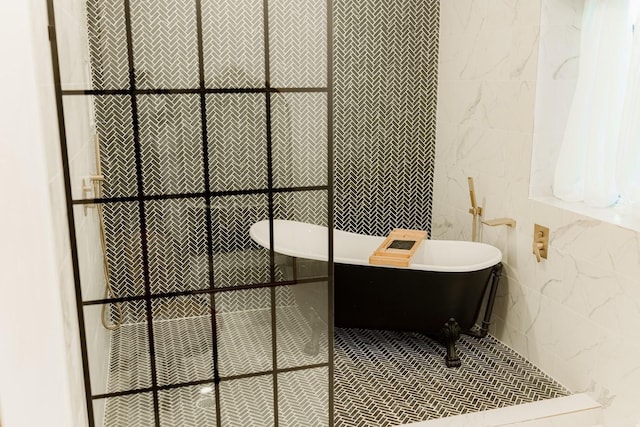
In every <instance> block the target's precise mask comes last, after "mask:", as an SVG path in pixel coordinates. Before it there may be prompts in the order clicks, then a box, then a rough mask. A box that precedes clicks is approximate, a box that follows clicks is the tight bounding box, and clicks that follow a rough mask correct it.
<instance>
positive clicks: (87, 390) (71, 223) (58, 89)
mask: <svg viewBox="0 0 640 427" xmlns="http://www.w3.org/2000/svg"><path fill="white" fill-rule="evenodd" d="M47 20H48V32H49V43H50V46H51V61H52V68H53V84H54V88H55V96H56V112H57V115H58V137H59V140H60V154H61V156H60V157H61V161H62V176H63V178H64V191H65V196H66V198H65V200H66V208H67V227H68V228H69V245H70V250H71V265H72V269H73V283H74V288H75V298H76V311H77V314H78V329H79V331H78V332H79V336H80V337H79V338H80V353H81V354H82V372H83V377H84V378H83V379H84V395H85V404H86V408H87V421H88V423H89V427H95V415H94V413H93V400H92V399H91V377H90V374H89V354H88V351H87V336H86V329H85V321H84V306H83V305H82V286H81V283H80V266H79V262H78V241H77V236H76V228H75V215H74V212H73V203H72V200H73V196H72V194H71V174H70V169H69V153H68V150H67V130H66V124H65V118H64V105H63V101H62V83H61V80H60V60H59V55H58V39H57V35H56V19H55V11H54V5H53V0H47Z"/></svg>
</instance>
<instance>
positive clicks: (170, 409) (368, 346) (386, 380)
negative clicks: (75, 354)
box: [104, 306, 568, 427]
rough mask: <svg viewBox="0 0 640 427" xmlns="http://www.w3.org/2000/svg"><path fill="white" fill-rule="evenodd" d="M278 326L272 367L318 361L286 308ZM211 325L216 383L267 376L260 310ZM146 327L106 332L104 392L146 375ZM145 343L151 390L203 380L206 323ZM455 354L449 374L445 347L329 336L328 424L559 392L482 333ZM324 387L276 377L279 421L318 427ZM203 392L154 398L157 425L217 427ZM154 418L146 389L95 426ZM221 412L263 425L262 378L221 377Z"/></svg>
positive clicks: (308, 378)
mask: <svg viewBox="0 0 640 427" xmlns="http://www.w3.org/2000/svg"><path fill="white" fill-rule="evenodd" d="M276 319H277V323H276V325H277V328H278V330H277V337H278V365H279V366H280V367H293V366H303V365H312V364H317V363H324V362H326V361H327V348H328V347H327V342H326V336H323V337H322V339H321V342H320V353H319V354H318V355H317V356H309V355H307V354H305V353H304V351H303V347H304V344H305V343H306V341H307V339H308V337H309V331H310V329H309V327H308V324H307V322H306V321H305V320H304V318H303V317H302V315H301V314H300V312H299V311H298V309H297V308H296V307H295V306H286V307H278V308H277V311H276ZM217 324H218V338H219V340H220V341H221V342H222V343H223V344H224V346H222V347H221V348H220V351H219V364H220V368H221V374H222V375H223V376H229V375H242V374H247V373H252V372H260V371H266V370H269V369H270V367H271V366H272V359H271V357H272V354H271V344H270V338H271V330H270V312H269V310H251V311H244V312H233V313H223V314H220V315H218V319H217ZM145 331H146V326H144V324H131V325H125V326H123V327H122V328H121V329H120V330H119V331H117V332H116V333H114V335H113V339H112V355H111V366H110V373H109V379H110V382H109V391H124V390H129V389H134V388H136V387H140V385H141V384H142V383H140V378H142V377H147V376H149V372H150V368H149V360H150V359H149V356H148V354H147V352H148V343H146V340H147V337H146V332H145ZM154 338H155V343H156V366H157V367H158V370H157V371H158V379H159V383H160V385H170V384H176V383H181V382H187V381H197V380H200V379H206V378H210V377H211V376H212V373H213V365H212V360H213V357H212V350H211V321H210V319H209V318H208V317H194V318H185V319H173V320H166V321H159V322H155V323H154ZM458 347H459V351H460V355H461V359H462V367H461V368H459V369H448V368H446V367H445V365H444V361H443V358H444V355H445V350H444V347H443V346H441V345H440V344H438V343H437V342H435V341H433V340H431V339H429V338H427V337H426V336H424V335H422V334H417V333H404V332H390V331H369V330H359V329H336V333H335V352H334V356H335V357H334V362H335V372H334V397H335V425H336V426H337V427H355V426H358V427H365V426H397V425H400V424H406V423H410V422H416V421H421V420H427V419H433V418H441V417H447V416H452V415H458V414H463V413H468V412H474V411H481V410H486V409H492V408H498V407H504V406H510V405H516V404H520V403H526V402H533V401H537V400H542V399H550V398H554V397H559V396H564V395H566V394H568V392H567V391H566V390H565V389H563V388H562V387H561V386H560V385H559V384H557V383H556V382H554V381H553V380H552V379H551V378H549V377H547V376H546V375H544V374H543V373H542V372H541V371H539V370H538V369H537V368H535V367H534V366H533V365H531V364H530V363H529V362H527V361H526V360H525V359H523V358H522V357H520V356H519V355H518V354H516V353H515V352H513V351H512V350H510V349H509V348H507V347H505V346H504V345H502V344H501V343H500V342H498V341H497V340H495V339H493V338H491V337H488V338H485V339H480V340H479V339H475V338H471V337H467V336H463V337H462V338H461V339H460V342H459V346H458ZM148 382H149V381H143V383H144V384H142V385H148ZM208 387H209V388H208ZM328 387H329V384H328V371H327V368H314V369H307V370H301V371H293V372H286V373H283V374H279V375H278V407H279V425H281V426H309V427H313V426H318V427H320V426H326V425H327V420H328V418H327V415H328V414H327V398H328V393H327V392H328ZM212 390H213V385H212V384H210V385H209V384H201V385H197V386H189V387H179V388H170V389H167V390H161V391H160V392H159V394H158V401H159V409H160V411H159V414H160V422H161V425H162V426H172V427H173V426H183V427H191V426H193V427H200V426H203V427H204V426H212V425H215V417H216V410H215V399H214V395H213V393H212ZM153 413H154V411H153V399H152V395H151V393H142V394H134V395H129V396H120V397H115V398H110V399H108V401H107V402H106V415H105V424H104V425H105V426H106V427H137V426H153V425H154V415H153ZM220 416H221V420H222V425H223V426H225V427H226V426H242V427H251V426H256V427H263V426H271V425H273V383H272V376H271V375H258V376H255V377H249V378H243V379H237V380H230V381H223V382H222V383H221V384H220Z"/></svg>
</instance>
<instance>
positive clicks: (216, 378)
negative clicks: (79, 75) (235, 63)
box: [196, 0, 222, 427]
mask: <svg viewBox="0 0 640 427" xmlns="http://www.w3.org/2000/svg"><path fill="white" fill-rule="evenodd" d="M196 29H197V30H196V31H197V38H198V75H199V82H200V85H199V88H198V94H199V95H200V124H201V128H202V165H203V169H204V171H203V172H204V191H205V206H206V209H205V217H206V218H205V222H206V228H207V268H208V279H209V290H210V292H209V310H210V316H211V343H212V349H211V350H212V357H213V386H214V396H215V402H216V405H215V406H216V407H215V410H216V426H217V427H221V426H222V421H221V419H222V416H221V411H220V367H219V358H218V326H217V319H216V298H215V292H213V289H214V288H215V277H214V270H213V231H212V217H211V198H212V194H211V177H210V175H209V133H208V129H207V99H206V94H207V91H206V84H205V70H204V40H203V35H202V2H201V0H196Z"/></svg>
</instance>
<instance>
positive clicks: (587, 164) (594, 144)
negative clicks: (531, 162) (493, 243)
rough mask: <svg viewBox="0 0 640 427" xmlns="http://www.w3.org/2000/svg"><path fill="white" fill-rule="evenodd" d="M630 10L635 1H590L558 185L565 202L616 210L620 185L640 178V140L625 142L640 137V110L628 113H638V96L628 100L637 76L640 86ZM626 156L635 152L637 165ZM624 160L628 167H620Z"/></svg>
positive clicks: (556, 188) (557, 172)
mask: <svg viewBox="0 0 640 427" xmlns="http://www.w3.org/2000/svg"><path fill="white" fill-rule="evenodd" d="M629 5H630V1H629V0H586V2H585V8H584V12H583V18H582V38H581V41H580V63H579V74H578V80H577V83H576V91H575V95H574V99H573V103H572V106H571V110H570V113H569V118H568V121H567V127H566V129H565V134H564V139H563V142H562V147H561V149H560V154H559V157H558V163H557V164H556V170H555V175H554V182H553V193H554V195H555V196H556V197H557V198H559V199H563V200H566V201H570V202H577V201H584V202H585V203H586V204H588V205H590V206H598V207H604V206H610V205H612V204H614V203H615V202H616V201H617V200H618V198H619V195H620V189H619V188H622V186H620V185H619V184H618V182H617V180H618V179H623V180H624V179H627V178H628V177H629V176H630V175H632V174H638V173H639V171H638V165H637V164H635V163H637V162H638V161H640V158H638V157H637V154H638V150H639V148H638V143H639V141H638V140H637V138H636V140H635V141H628V140H627V139H625V143H624V144H621V143H619V141H620V140H621V135H625V136H624V138H627V136H629V134H631V133H635V135H636V136H637V135H639V133H638V132H640V128H639V127H638V123H636V122H638V120H635V122H633V121H632V120H631V117H632V116H633V117H636V118H637V117H639V114H640V109H636V110H635V111H634V112H631V111H626V108H627V107H635V108H638V99H637V97H636V99H630V98H631V96H629V97H627V96H626V95H627V93H629V89H630V88H629V87H628V84H629V83H630V80H631V74H634V75H635V76H636V79H635V80H634V82H633V83H634V84H636V85H637V84H639V83H640V81H638V79H637V72H638V70H639V69H636V70H635V73H630V72H629V71H630V66H629V64H630V60H631V57H632V55H631V48H632V36H633V31H632V27H631V20H630V17H629V13H630V9H629ZM634 48H635V49H636V50H638V49H640V47H638V46H634ZM634 53H635V52H634ZM638 54H640V53H638ZM634 94H638V92H635V93H634ZM623 116H624V117H625V118H624V120H623ZM632 122H633V123H632ZM621 129H623V131H622V132H621ZM627 141H628V142H629V143H628V144H627ZM619 148H620V150H619ZM623 151H624V153H635V155H636V157H635V159H636V162H635V163H633V162H632V161H630V160H629V159H628V158H627V157H626V156H627V155H628V154H624V153H623ZM619 152H620V154H619ZM622 158H624V159H625V160H624V163H625V167H624V168H623V167H619V166H621V165H617V163H618V161H619V159H622ZM627 160H629V161H627ZM637 186H638V184H637V181H636V187H637ZM626 187H629V186H625V188H626Z"/></svg>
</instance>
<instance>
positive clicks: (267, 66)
mask: <svg viewBox="0 0 640 427" xmlns="http://www.w3.org/2000/svg"><path fill="white" fill-rule="evenodd" d="M262 19H263V21H262V22H263V42H264V87H265V112H266V126H267V128H266V136H267V188H268V190H269V192H268V193H267V194H268V210H269V277H270V280H271V282H275V252H274V245H273V240H274V238H273V217H274V207H273V199H274V191H273V141H272V133H271V130H272V129H271V93H272V88H271V57H270V50H269V49H270V47H269V0H263V1H262ZM269 300H270V306H271V361H272V371H273V373H272V386H273V425H274V427H278V425H279V414H278V412H279V399H278V345H277V332H278V331H277V322H276V320H277V319H276V289H275V288H271V289H270V292H269Z"/></svg>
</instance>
